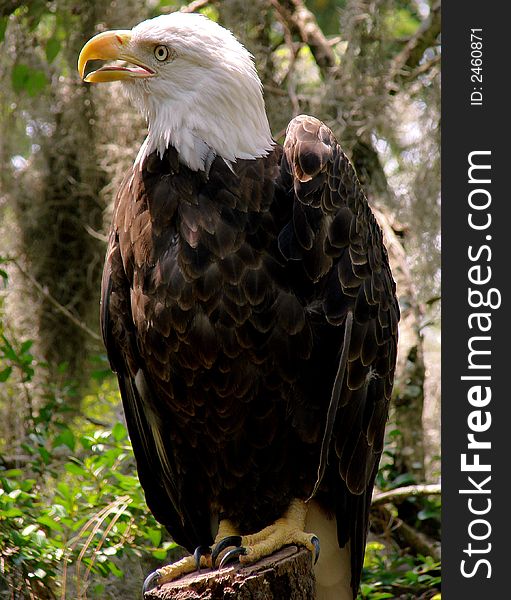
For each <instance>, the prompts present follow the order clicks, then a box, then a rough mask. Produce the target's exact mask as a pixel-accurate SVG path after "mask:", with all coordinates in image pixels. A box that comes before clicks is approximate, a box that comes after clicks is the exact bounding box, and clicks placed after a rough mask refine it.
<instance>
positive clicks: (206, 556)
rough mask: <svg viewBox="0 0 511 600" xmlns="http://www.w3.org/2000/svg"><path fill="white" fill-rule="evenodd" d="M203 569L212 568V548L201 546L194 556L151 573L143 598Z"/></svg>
mask: <svg viewBox="0 0 511 600" xmlns="http://www.w3.org/2000/svg"><path fill="white" fill-rule="evenodd" d="M201 567H211V548H208V547H207V546H199V547H198V548H197V549H196V550H195V552H194V554H193V556H185V557H184V558H182V559H181V560H178V561H177V562H175V563H173V564H171V565H165V566H164V567H161V568H160V569H157V570H156V571H153V572H152V573H150V574H149V575H148V577H146V580H145V581H144V585H143V587H142V596H144V594H145V593H146V592H148V591H149V590H152V589H154V588H155V587H159V586H160V585H163V584H164V583H168V582H169V581H174V579H177V578H178V577H181V576H182V575H187V574H188V573H193V571H199V570H200V569H201Z"/></svg>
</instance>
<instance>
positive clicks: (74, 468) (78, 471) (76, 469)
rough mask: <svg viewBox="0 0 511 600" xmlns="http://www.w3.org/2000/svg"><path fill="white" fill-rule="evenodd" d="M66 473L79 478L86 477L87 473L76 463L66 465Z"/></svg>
mask: <svg viewBox="0 0 511 600" xmlns="http://www.w3.org/2000/svg"><path fill="white" fill-rule="evenodd" d="M66 471H67V472H68V473H71V475H79V476H85V475H87V471H86V470H85V469H84V468H83V467H81V466H80V465H77V464H76V463H72V462H69V463H66Z"/></svg>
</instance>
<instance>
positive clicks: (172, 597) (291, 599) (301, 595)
mask: <svg viewBox="0 0 511 600" xmlns="http://www.w3.org/2000/svg"><path fill="white" fill-rule="evenodd" d="M314 590H315V580H314V573H313V570H312V560H311V554H310V552H309V551H308V550H306V549H304V548H297V547H296V546H289V547H287V548H283V549H282V550H279V551H278V552H276V553H275V554H273V555H272V556H269V557H267V558H264V559H262V560H260V561H259V562H257V563H255V564H253V565H246V566H242V565H240V564H238V563H236V564H234V565H233V566H229V567H227V568H224V569H222V570H221V571H218V570H216V569H215V570H211V569H202V570H201V572H200V573H191V574H190V575H185V576H184V577H182V578H180V579H178V580H176V581H172V582H171V583H167V584H164V585H162V586H161V587H160V588H156V589H154V590H151V591H150V592H148V593H147V594H146V595H145V600H314V597H315V592H314Z"/></svg>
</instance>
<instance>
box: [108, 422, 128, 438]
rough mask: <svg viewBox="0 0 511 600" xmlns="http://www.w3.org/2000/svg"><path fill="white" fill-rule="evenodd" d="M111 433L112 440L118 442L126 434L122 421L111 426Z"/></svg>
mask: <svg viewBox="0 0 511 600" xmlns="http://www.w3.org/2000/svg"><path fill="white" fill-rule="evenodd" d="M112 435H113V436H114V440H115V441H116V442H120V441H121V440H123V439H124V438H125V437H126V435H127V431H126V427H124V425H123V424H122V423H116V424H115V425H114V426H113V427H112Z"/></svg>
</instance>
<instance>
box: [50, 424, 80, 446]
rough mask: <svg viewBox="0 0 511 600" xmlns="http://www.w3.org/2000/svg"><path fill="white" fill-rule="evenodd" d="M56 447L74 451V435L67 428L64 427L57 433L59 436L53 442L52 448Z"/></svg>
mask: <svg viewBox="0 0 511 600" xmlns="http://www.w3.org/2000/svg"><path fill="white" fill-rule="evenodd" d="M57 446H67V447H68V448H69V449H70V450H74V449H75V446H76V438H75V434H74V433H73V432H72V431H71V429H69V427H67V426H66V427H64V429H63V430H62V431H61V432H60V433H59V435H58V436H57V437H56V438H55V440H54V441H53V447H54V448H56V447H57Z"/></svg>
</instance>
